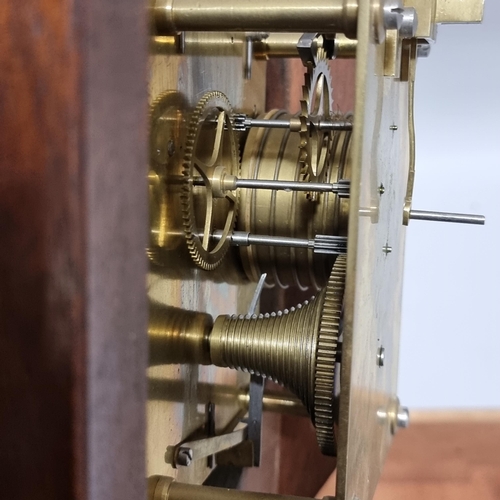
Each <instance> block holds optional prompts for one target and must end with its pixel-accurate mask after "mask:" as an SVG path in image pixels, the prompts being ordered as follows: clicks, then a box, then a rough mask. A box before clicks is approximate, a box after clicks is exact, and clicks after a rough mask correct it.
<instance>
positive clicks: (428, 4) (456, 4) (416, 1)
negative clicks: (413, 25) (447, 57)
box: [404, 0, 484, 40]
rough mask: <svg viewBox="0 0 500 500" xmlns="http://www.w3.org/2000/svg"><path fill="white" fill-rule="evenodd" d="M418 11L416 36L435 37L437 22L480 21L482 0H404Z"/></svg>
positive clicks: (408, 5)
mask: <svg viewBox="0 0 500 500" xmlns="http://www.w3.org/2000/svg"><path fill="white" fill-rule="evenodd" d="M404 4H405V6H406V7H414V8H415V9H416V11H417V13H418V28H417V34H416V37H417V38H427V39H431V40H435V39H436V33H437V26H438V25H439V24H461V23H480V22H481V21H482V19H483V11H484V0H404Z"/></svg>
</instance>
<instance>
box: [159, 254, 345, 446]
mask: <svg viewBox="0 0 500 500" xmlns="http://www.w3.org/2000/svg"><path fill="white" fill-rule="evenodd" d="M345 266H346V259H345V256H339V257H338V258H337V260H336V262H335V265H334V266H333V270H332V272H331V274H330V279H329V281H328V284H327V286H326V287H325V288H324V289H323V290H321V292H320V293H319V294H318V296H317V297H315V298H313V299H312V300H311V301H310V302H305V303H303V304H299V305H298V306H297V307H296V308H291V309H290V310H285V311H283V312H281V311H280V312H278V313H273V314H265V315H262V314H261V315H258V316H257V315H253V316H243V315H239V316H228V315H222V316H219V317H218V318H217V319H216V320H215V322H214V324H213V327H212V329H211V331H208V330H209V326H210V323H211V322H210V319H209V318H207V317H206V315H200V318H198V319H196V318H195V317H194V316H196V313H192V312H189V311H182V310H176V311H172V310H163V311H159V312H157V313H156V314H155V315H153V316H152V319H153V320H154V323H153V324H152V325H150V338H152V340H151V342H154V343H155V352H156V353H157V354H156V358H158V359H160V360H161V361H162V362H164V363H166V362H171V363H179V362H183V361H184V362H185V361H186V360H187V361H188V362H192V363H199V364H202V363H207V362H210V363H213V364H214V365H216V366H220V367H229V368H235V369H237V370H241V371H245V372H250V373H255V374H258V375H262V376H265V377H268V378H271V379H272V380H274V381H275V382H278V383H280V384H283V385H285V386H286V387H287V388H288V389H289V390H290V391H291V392H292V393H294V394H295V395H296V396H297V397H298V398H299V399H300V400H301V401H302V403H303V404H304V406H305V407H306V408H307V410H308V412H309V414H310V415H311V418H312V420H313V423H314V425H315V427H316V433H317V438H318V443H319V445H320V448H321V450H322V452H323V453H325V454H328V455H334V454H335V453H336V445H335V435H334V420H335V415H334V408H335V403H334V392H335V391H334V386H335V365H336V362H337V361H336V358H337V341H338V337H339V328H340V318H341V311H342V304H343V296H344V287H345ZM158 317H160V318H161V321H158V320H157V318H158ZM184 327H185V328H186V331H185V332H183V330H182V328H184ZM196 327H198V331H197V332H196V331H194V328H196ZM162 330H163V331H162ZM184 335H185V336H186V338H185V339H184V338H183V336H184ZM190 348H191V349H192V352H191V353H187V352H186V351H187V350H188V349H190ZM162 353H164V354H162ZM176 356H178V358H177V359H176Z"/></svg>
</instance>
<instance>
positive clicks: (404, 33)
mask: <svg viewBox="0 0 500 500" xmlns="http://www.w3.org/2000/svg"><path fill="white" fill-rule="evenodd" d="M417 28H418V15H417V11H416V10H415V9H414V8H413V7H406V8H405V9H403V12H402V21H401V27H400V28H399V35H400V36H401V38H413V37H414V36H415V35H416V34H417Z"/></svg>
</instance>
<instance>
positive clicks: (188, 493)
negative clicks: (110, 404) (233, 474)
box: [148, 476, 326, 500]
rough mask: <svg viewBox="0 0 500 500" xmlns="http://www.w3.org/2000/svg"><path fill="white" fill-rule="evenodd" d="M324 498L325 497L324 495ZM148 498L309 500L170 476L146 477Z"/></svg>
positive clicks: (151, 499)
mask: <svg viewBox="0 0 500 500" xmlns="http://www.w3.org/2000/svg"><path fill="white" fill-rule="evenodd" d="M325 498H326V497H325ZM148 500H310V499H309V498H305V497H297V496H290V495H273V494H270V493H254V492H251V491H239V490H231V489H228V488H214V487H212V486H198V485H193V484H185V483H178V482H177V481H174V480H173V478H171V477H161V476H152V477H149V478H148Z"/></svg>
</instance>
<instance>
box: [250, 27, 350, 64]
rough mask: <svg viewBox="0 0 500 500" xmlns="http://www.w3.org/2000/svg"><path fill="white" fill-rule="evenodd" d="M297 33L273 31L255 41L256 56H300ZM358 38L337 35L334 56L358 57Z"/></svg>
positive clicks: (262, 57) (341, 57) (263, 57)
mask: <svg viewBox="0 0 500 500" xmlns="http://www.w3.org/2000/svg"><path fill="white" fill-rule="evenodd" d="M299 38H300V35H298V34H297V33H271V34H269V36H268V37H266V38H264V39H262V40H257V41H255V42H254V56H255V57H256V58H257V59H273V58H283V57H298V55H299V54H298V52H297V42H298V41H299ZM356 45H357V40H356V39H351V38H347V37H346V36H345V35H344V34H342V33H338V34H336V35H335V41H334V47H335V48H334V58H335V59H351V58H354V57H356Z"/></svg>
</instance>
